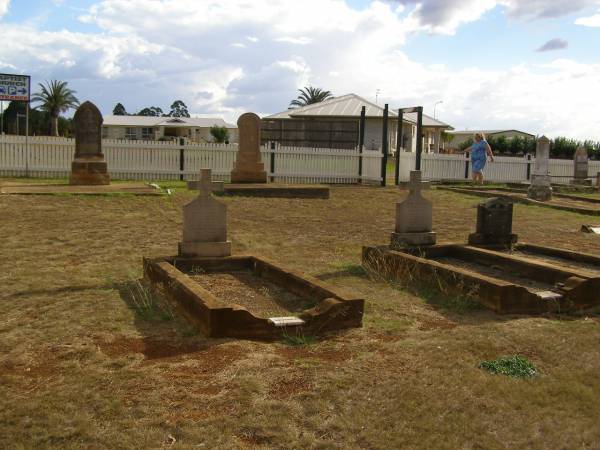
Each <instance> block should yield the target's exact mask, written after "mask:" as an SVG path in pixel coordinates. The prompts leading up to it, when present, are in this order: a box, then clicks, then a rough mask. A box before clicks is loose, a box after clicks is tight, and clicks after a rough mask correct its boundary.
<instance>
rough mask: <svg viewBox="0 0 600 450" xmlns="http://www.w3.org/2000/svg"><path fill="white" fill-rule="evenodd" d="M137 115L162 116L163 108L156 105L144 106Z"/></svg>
mask: <svg viewBox="0 0 600 450" xmlns="http://www.w3.org/2000/svg"><path fill="white" fill-rule="evenodd" d="M137 115H138V116H153V117H160V116H163V115H164V114H163V110H162V109H161V108H160V107H158V106H150V107H148V108H144V109H142V110H141V111H139V112H138V113H137Z"/></svg>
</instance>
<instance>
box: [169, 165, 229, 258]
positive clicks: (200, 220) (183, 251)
mask: <svg viewBox="0 0 600 450" xmlns="http://www.w3.org/2000/svg"><path fill="white" fill-rule="evenodd" d="M200 172H201V174H200V182H199V183H197V184H196V187H197V188H198V189H199V190H200V193H199V195H198V197H196V198H195V199H194V200H192V201H191V202H190V203H188V204H187V205H185V206H184V207H183V241H182V242H180V243H179V255H180V256H185V257H195V256H229V255H231V242H230V241H228V240H227V206H226V205H225V204H224V203H222V202H220V201H218V200H216V199H215V198H214V197H213V196H212V194H211V192H212V191H214V190H222V188H223V183H222V182H216V183H213V182H212V181H211V170H210V169H202V170H201V171H200Z"/></svg>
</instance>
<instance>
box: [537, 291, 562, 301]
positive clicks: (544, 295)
mask: <svg viewBox="0 0 600 450" xmlns="http://www.w3.org/2000/svg"><path fill="white" fill-rule="evenodd" d="M537 295H538V297H540V298H541V299H542V300H560V299H561V298H562V295H561V294H558V293H556V292H552V291H541V292H538V293H537Z"/></svg>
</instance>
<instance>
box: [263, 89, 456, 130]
mask: <svg viewBox="0 0 600 450" xmlns="http://www.w3.org/2000/svg"><path fill="white" fill-rule="evenodd" d="M363 106H365V117H366V118H367V119H373V118H375V119H378V118H381V119H383V107H381V106H379V105H376V104H375V103H373V102H370V101H369V100H367V99H365V98H363V97H361V96H359V95H356V94H346V95H342V96H340V97H334V98H330V99H328V100H324V101H322V102H319V103H313V104H311V105H306V106H302V107H300V108H293V109H288V110H287V111H282V112H280V113H276V114H272V115H270V116H267V117H263V119H266V120H269V119H295V118H301V117H355V118H359V117H360V111H361V108H362V107H363ZM388 116H389V117H390V118H391V119H394V118H396V119H397V118H398V113H397V112H396V111H394V110H393V109H390V110H389V111H388ZM403 119H404V120H403V121H404V122H409V123H417V113H406V114H404V117H403ZM423 126H426V127H440V128H449V129H452V127H451V126H450V125H448V124H447V123H444V122H441V121H439V120H436V119H434V118H433V117H430V116H428V115H427V114H423Z"/></svg>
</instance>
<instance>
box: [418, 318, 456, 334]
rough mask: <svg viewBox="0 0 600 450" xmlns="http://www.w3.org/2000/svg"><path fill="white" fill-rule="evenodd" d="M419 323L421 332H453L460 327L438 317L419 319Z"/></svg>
mask: <svg viewBox="0 0 600 450" xmlns="http://www.w3.org/2000/svg"><path fill="white" fill-rule="evenodd" d="M418 321H419V326H418V329H419V330H421V331H434V330H452V329H454V328H456V327H457V326H458V324H457V323H456V322H452V321H450V320H446V319H443V318H437V317H419V319H418Z"/></svg>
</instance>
